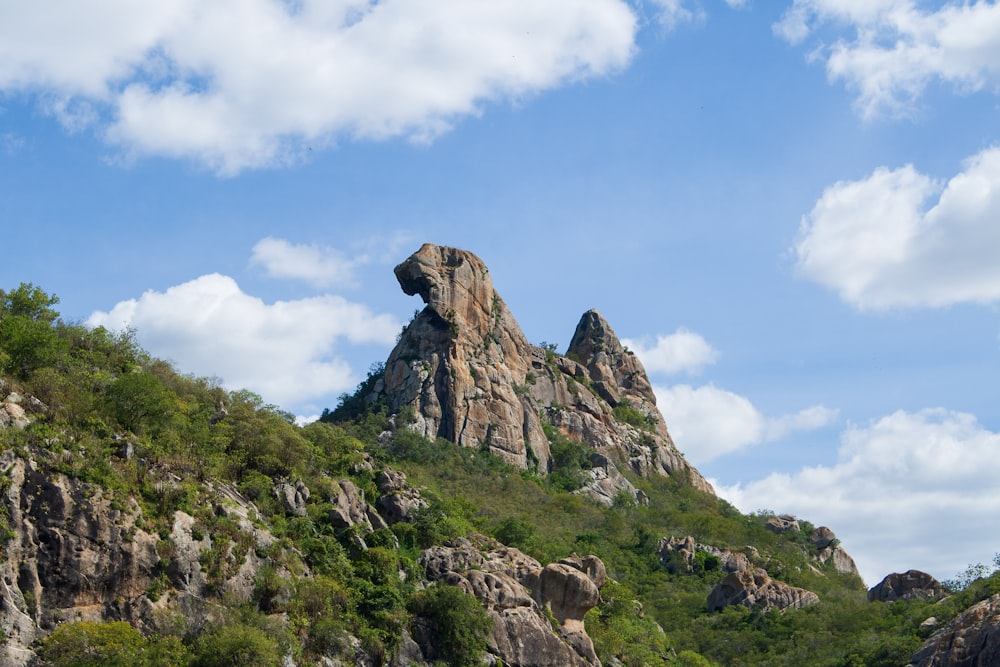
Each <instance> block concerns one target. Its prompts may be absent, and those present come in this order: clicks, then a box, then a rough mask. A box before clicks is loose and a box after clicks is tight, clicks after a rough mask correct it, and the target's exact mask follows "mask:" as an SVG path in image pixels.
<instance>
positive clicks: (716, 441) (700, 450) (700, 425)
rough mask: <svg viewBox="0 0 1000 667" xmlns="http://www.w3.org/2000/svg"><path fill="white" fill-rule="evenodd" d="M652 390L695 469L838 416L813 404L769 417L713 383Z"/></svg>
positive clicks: (685, 454)
mask: <svg viewBox="0 0 1000 667" xmlns="http://www.w3.org/2000/svg"><path fill="white" fill-rule="evenodd" d="M653 391H654V393H655V394H656V405H657V407H658V408H659V409H660V412H662V413H663V417H664V419H666V422H667V429H668V430H669V431H670V434H671V436H672V437H673V440H674V442H675V443H676V444H677V446H678V448H679V449H680V450H681V451H682V452H684V456H685V458H687V459H688V460H689V461H690V462H691V463H693V464H694V465H702V464H704V463H707V462H709V461H711V460H713V459H716V458H718V457H720V456H722V455H724V454H729V453H732V452H735V451H737V450H740V449H744V448H746V447H750V446H753V445H758V444H760V443H763V442H771V441H776V440H781V439H783V438H786V437H788V436H789V435H791V434H792V433H796V432H801V431H811V430H816V429H819V428H823V427H824V426H827V425H829V424H830V423H832V422H833V421H835V420H836V418H837V416H838V412H837V411H836V410H831V409H829V408H825V407H823V406H813V407H810V408H806V409H804V410H801V411H800V412H798V413H796V414H792V415H784V416H781V417H773V418H768V417H765V416H764V415H763V414H761V412H760V411H759V410H758V409H757V408H756V407H754V405H753V403H751V402H750V400H749V399H748V398H746V397H745V396H740V395H739V394H735V393H733V392H731V391H727V390H725V389H720V388H718V387H716V386H715V385H712V384H708V385H703V386H701V387H692V386H690V385H686V384H681V385H674V386H672V387H662V386H655V385H654V387H653Z"/></svg>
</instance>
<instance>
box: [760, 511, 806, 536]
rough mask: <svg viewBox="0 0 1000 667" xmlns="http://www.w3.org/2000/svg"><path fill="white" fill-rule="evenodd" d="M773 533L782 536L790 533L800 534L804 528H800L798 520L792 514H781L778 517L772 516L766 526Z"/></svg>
mask: <svg viewBox="0 0 1000 667" xmlns="http://www.w3.org/2000/svg"><path fill="white" fill-rule="evenodd" d="M764 527H765V528H767V529H768V530H769V531H771V532H772V533H776V534H779V535H780V534H781V533H787V532H788V531H790V530H791V531H795V532H796V533H798V532H800V531H801V530H802V528H800V527H799V522H798V520H797V519H796V518H795V517H794V516H792V515H790V514H779V515H778V516H772V517H771V518H769V519H768V520H767V522H766V523H765V524H764Z"/></svg>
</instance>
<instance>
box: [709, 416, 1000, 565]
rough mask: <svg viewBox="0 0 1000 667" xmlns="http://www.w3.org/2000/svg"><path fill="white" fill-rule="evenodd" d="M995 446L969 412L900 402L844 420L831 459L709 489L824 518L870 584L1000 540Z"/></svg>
mask: <svg viewBox="0 0 1000 667" xmlns="http://www.w3.org/2000/svg"><path fill="white" fill-rule="evenodd" d="M998 450H1000V433H996V432H993V431H990V430H988V429H986V428H984V427H983V426H982V425H981V424H979V422H978V421H977V420H976V418H975V417H974V416H972V415H969V414H964V413H960V412H953V411H949V410H944V409H928V410H923V411H921V412H916V413H911V412H904V411H899V412H895V413H893V414H891V415H888V416H886V417H882V418H880V419H878V420H875V421H874V422H872V423H871V424H868V425H866V426H856V425H855V426H851V427H849V428H848V429H847V430H846V431H845V432H844V434H843V436H842V438H841V444H840V448H839V451H838V460H837V463H836V464H834V465H831V466H816V467H808V468H803V469H801V470H799V471H798V472H795V473H792V474H785V473H773V474H771V475H770V476H768V477H766V478H764V479H761V480H758V481H755V482H751V483H749V484H746V485H735V486H732V487H719V486H716V489H717V490H718V492H719V493H720V495H722V496H723V497H724V498H726V499H728V500H729V501H730V502H732V503H733V504H735V505H736V506H737V507H739V508H740V509H741V510H743V511H747V512H749V511H755V510H758V509H762V508H769V509H772V510H775V511H778V512H789V513H792V514H795V515H796V516H799V517H801V518H804V519H808V520H809V521H811V522H813V523H815V524H821V525H826V526H829V527H831V528H832V529H833V530H834V531H835V532H836V533H837V536H838V537H840V538H841V540H842V541H843V544H844V547H845V548H846V549H847V550H848V551H849V552H850V553H851V555H852V556H854V558H855V560H856V561H857V562H858V567H859V568H860V570H861V572H862V576H863V577H864V579H865V581H866V582H867V583H868V584H869V585H874V584H875V583H878V581H880V580H881V578H882V577H883V576H885V575H886V574H888V573H890V572H905V571H906V570H908V569H910V568H917V569H921V570H924V571H927V572H930V573H931V574H933V575H935V576H936V577H938V578H941V579H944V578H951V577H954V576H955V575H956V574H957V573H958V572H960V571H961V570H963V569H964V568H965V566H966V565H968V564H970V563H976V562H989V561H990V559H991V558H992V556H993V554H994V553H995V552H996V551H997V549H998V547H997V543H996V534H997V531H998V530H1000V488H998V487H997V484H996V480H997V479H998V476H1000V457H997V455H996V452H997V451H998Z"/></svg>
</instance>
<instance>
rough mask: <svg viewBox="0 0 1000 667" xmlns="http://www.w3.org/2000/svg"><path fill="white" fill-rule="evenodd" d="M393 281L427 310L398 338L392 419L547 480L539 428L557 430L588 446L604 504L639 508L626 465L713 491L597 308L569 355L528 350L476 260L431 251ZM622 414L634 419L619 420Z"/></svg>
mask: <svg viewBox="0 0 1000 667" xmlns="http://www.w3.org/2000/svg"><path fill="white" fill-rule="evenodd" d="M396 277H397V279H398V280H399V284H400V286H401V287H402V289H403V291H404V292H406V293H407V294H411V295H414V294H419V295H420V297H421V298H422V299H423V301H424V303H426V304H427V306H426V308H424V310H423V311H422V312H420V313H419V314H418V315H417V316H416V318H414V320H413V321H412V322H411V323H410V324H409V326H408V327H407V328H406V329H405V330H404V331H403V333H402V335H401V337H400V340H399V343H398V344H397V345H396V348H395V349H394V350H393V351H392V353H391V354H390V356H389V359H388V361H387V362H386V368H385V374H384V376H383V379H382V382H381V383H380V384H379V385H378V386H377V387H376V393H377V394H378V395H380V396H382V397H383V398H385V399H386V401H387V402H388V404H389V406H390V408H391V409H393V410H398V409H400V408H402V407H404V406H409V407H411V408H413V411H414V413H415V416H416V422H415V424H413V425H412V427H413V428H415V429H416V430H418V431H420V432H421V433H423V434H424V435H426V436H428V437H431V438H434V437H442V438H445V439H447V440H450V441H452V442H455V443H458V444H460V445H463V446H466V447H485V448H488V449H489V450H490V451H492V452H494V453H495V454H497V455H499V456H501V457H503V458H504V459H506V460H507V461H508V462H510V463H511V464H513V465H515V466H518V467H521V468H528V467H531V466H535V465H537V466H538V469H539V471H540V472H542V473H545V472H547V471H548V470H549V459H550V452H549V442H548V439H547V438H546V436H545V432H544V430H543V424H548V425H551V426H553V427H555V428H556V429H558V430H559V431H561V432H562V433H563V434H564V435H566V436H567V437H569V438H571V439H573V440H576V441H579V442H585V443H587V444H588V445H589V446H590V447H592V448H593V450H594V451H595V453H596V455H597V456H596V458H595V459H594V461H593V463H594V467H593V469H592V473H591V480H590V483H589V484H588V485H587V489H586V491H587V492H588V493H590V495H591V496H592V497H594V498H595V499H597V500H599V501H600V502H603V503H605V504H608V505H610V504H611V503H612V502H613V501H614V499H615V497H617V496H618V494H619V493H622V492H624V493H626V494H628V495H631V496H632V497H633V498H634V499H636V500H637V501H641V498H640V496H639V494H638V492H636V490H635V489H634V488H633V487H632V485H631V484H630V483H629V482H628V481H627V480H626V479H625V477H624V476H623V475H622V474H621V473H620V471H619V470H618V467H617V466H618V465H621V464H622V463H624V464H625V465H627V466H628V467H629V468H630V469H631V470H632V471H634V472H636V473H637V474H640V475H649V474H664V475H665V474H671V473H674V472H680V473H682V474H685V475H687V476H688V477H689V478H690V480H691V484H693V485H694V486H696V487H697V488H699V489H702V490H704V491H706V492H709V493H712V492H713V490H712V488H711V485H709V484H708V482H707V481H705V479H704V478H703V477H702V476H701V474H699V473H698V471H697V470H695V469H694V468H693V467H691V466H690V465H688V463H687V462H686V461H685V460H684V457H683V456H681V454H680V452H679V451H677V448H676V447H675V446H674V443H673V441H672V440H671V438H670V435H669V433H668V432H667V426H666V423H665V421H664V419H663V415H661V414H660V412H659V410H657V408H656V399H655V397H654V395H653V391H652V387H651V385H650V383H649V379H648V377H647V376H646V373H645V370H644V369H643V367H642V364H641V363H640V362H639V359H638V358H637V357H636V356H635V355H634V354H632V353H631V352H628V351H626V350H625V349H624V348H623V347H622V345H621V343H620V341H619V340H618V337H617V336H616V335H615V333H614V331H613V330H612V329H611V326H610V325H609V324H608V323H607V321H606V320H605V319H604V318H603V317H602V316H601V315H600V313H598V312H597V311H596V310H591V311H588V312H587V313H585V314H584V316H583V318H582V319H581V320H580V323H579V325H578V326H577V328H576V332H575V334H574V336H573V339H572V341H571V343H570V346H569V349H568V350H567V353H566V355H565V356H562V355H558V354H555V353H554V352H553V351H552V350H543V349H542V348H540V347H538V346H535V345H531V344H530V343H528V341H527V339H526V338H525V336H524V333H523V332H522V331H521V328H520V326H519V325H518V323H517V321H516V320H515V319H514V316H513V315H512V314H511V312H510V310H509V309H508V308H507V305H506V304H505V303H504V301H503V299H502V298H500V295H499V294H498V293H497V292H496V290H495V289H494V286H493V280H492V278H491V277H490V273H489V270H488V269H487V268H486V266H485V264H484V263H483V261H482V260H481V259H479V258H478V257H476V256H475V255H473V254H472V253H470V252H466V251H464V250H458V249H456V248H448V247H442V246H436V245H432V244H426V245H424V246H423V247H421V248H420V250H418V251H417V252H416V253H414V254H413V255H412V256H411V257H410V258H408V259H407V260H406V261H404V262H403V263H401V264H400V265H399V266H397V267H396ZM626 401H627V402H626ZM617 406H622V407H623V408H624V407H628V409H629V410H630V412H629V415H630V416H631V417H632V418H633V419H632V420H626V421H620V420H619V419H617V418H616V417H615V414H616V413H615V412H614V409H615V408H616V407H617Z"/></svg>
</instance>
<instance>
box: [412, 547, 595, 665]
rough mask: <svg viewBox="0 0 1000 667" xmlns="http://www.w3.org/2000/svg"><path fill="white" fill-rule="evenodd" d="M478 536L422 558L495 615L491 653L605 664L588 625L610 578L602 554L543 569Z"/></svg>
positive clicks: (510, 658) (438, 576)
mask: <svg viewBox="0 0 1000 667" xmlns="http://www.w3.org/2000/svg"><path fill="white" fill-rule="evenodd" d="M473 539H474V540H475V541H474V542H473V541H472V540H469V539H464V538H462V539H458V540H455V541H453V542H450V543H448V544H447V545H445V546H438V547H432V548H430V549H427V550H426V551H424V553H423V555H422V556H421V557H420V563H421V564H422V565H424V567H425V569H426V572H427V577H428V578H429V579H430V580H432V581H442V582H444V583H447V584H450V585H453V586H459V587H461V588H462V589H463V590H464V591H465V592H467V593H469V594H471V595H474V596H476V598H477V599H479V600H480V602H482V603H483V605H484V606H485V607H486V610H487V611H488V612H489V614H490V617H491V618H492V619H493V630H492V631H491V632H490V634H489V637H488V640H487V641H488V651H489V653H490V654H492V655H493V656H495V657H496V658H499V660H500V661H501V664H504V665H516V666H519V667H556V666H562V665H566V666H574V665H577V666H580V667H583V666H593V665H600V664H601V663H600V661H599V660H598V659H597V655H596V653H595V652H594V644H593V642H592V641H591V639H590V637H589V636H588V635H587V633H586V630H585V629H584V625H583V617H584V615H585V614H586V613H587V611H589V610H590V609H592V608H594V607H595V606H596V605H597V603H598V601H599V600H600V587H601V586H603V585H604V582H605V581H606V579H607V573H606V571H605V568H604V564H603V563H602V562H601V560H600V559H599V558H597V557H596V556H586V557H584V558H579V557H576V556H572V557H569V558H564V559H562V560H560V561H558V562H556V563H549V564H548V565H546V566H544V567H543V566H542V565H541V564H540V563H539V562H538V561H536V560H535V559H533V558H531V557H530V556H527V555H525V554H524V553H522V552H521V551H519V550H518V549H514V548H513V547H505V546H503V545H501V544H499V543H498V542H496V541H494V540H490V539H488V538H485V537H482V536H474V538H473ZM546 611H547V612H548V614H547V613H546ZM549 615H550V616H551V617H552V618H554V619H555V623H556V625H557V626H558V627H557V628H554V627H553V625H552V623H551V622H550V620H549V618H548V617H547V616H549ZM428 648H429V650H428V651H427V652H433V650H432V647H428Z"/></svg>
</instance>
